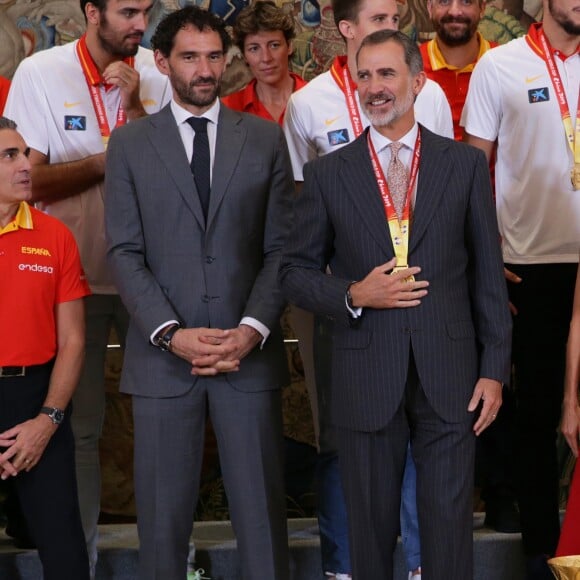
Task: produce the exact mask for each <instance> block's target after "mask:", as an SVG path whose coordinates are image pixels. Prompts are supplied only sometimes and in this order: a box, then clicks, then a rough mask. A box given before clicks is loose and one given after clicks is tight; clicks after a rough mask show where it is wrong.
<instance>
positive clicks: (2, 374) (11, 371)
mask: <svg viewBox="0 0 580 580" xmlns="http://www.w3.org/2000/svg"><path fill="white" fill-rule="evenodd" d="M25 375H26V367H24V366H22V367H0V378H6V377H23V376H25Z"/></svg>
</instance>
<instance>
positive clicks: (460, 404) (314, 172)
mask: <svg viewBox="0 0 580 580" xmlns="http://www.w3.org/2000/svg"><path fill="white" fill-rule="evenodd" d="M357 67H358V90H359V95H360V98H361V106H362V107H363V109H364V110H365V113H366V114H367V116H368V117H369V119H370V120H371V123H372V126H371V127H370V129H368V130H367V131H365V132H364V133H363V134H362V135H361V137H360V138H358V139H357V140H356V141H355V142H353V143H352V144H350V145H348V146H346V147H344V148H342V149H341V150H339V151H337V152H336V153H332V154H329V155H327V156H325V157H322V158H320V159H317V160H316V161H313V162H311V163H308V164H307V165H306V166H305V172H304V175H305V183H304V188H303V191H302V193H301V194H300V195H299V197H298V198H297V201H296V206H295V211H296V218H295V225H294V229H293V231H292V233H291V234H290V236H289V238H288V241H287V244H286V248H285V251H284V255H283V258H282V263H281V270H280V280H281V284H282V289H283V292H284V293H285V294H286V295H287V297H288V298H289V300H290V301H292V302H294V303H295V304H297V305H298V306H300V307H302V308H305V309H308V310H312V311H315V312H318V313H321V314H325V315H328V316H331V317H333V318H334V321H335V324H334V337H333V383H332V384H333V387H334V389H335V391H334V394H333V398H332V405H333V408H332V413H333V419H334V422H335V424H336V426H337V428H338V429H337V430H338V438H339V457H340V460H341V461H344V463H345V464H347V465H349V468H348V469H345V470H343V471H342V479H343V484H344V489H345V496H346V502H347V512H348V518H349V527H350V543H351V558H352V564H353V577H354V578H355V579H359V580H390V579H391V578H393V551H394V548H395V544H396V538H397V531H398V519H399V517H398V514H399V503H400V490H401V480H402V476H403V468H404V464H405V452H406V448H407V443H408V441H409V438H411V441H412V449H413V456H414V459H415V463H416V466H417V503H418V509H419V522H420V529H421V544H422V564H423V570H424V572H423V577H424V580H466V579H470V578H472V577H473V570H472V568H473V565H472V491H473V457H474V447H475V436H476V435H478V434H480V433H481V432H482V431H483V430H484V429H485V428H486V427H488V426H489V425H490V424H491V422H492V421H493V419H494V418H495V415H496V413H497V411H498V409H499V407H500V405H501V389H502V383H504V382H505V381H507V379H508V374H509V355H510V352H509V348H510V347H509V345H510V333H511V321H510V315H509V310H508V300H507V293H506V286H505V281H504V279H503V268H502V261H501V254H500V247H499V234H498V230H497V224H496V219H495V212H494V207H493V200H492V195H491V187H490V181H489V172H488V168H487V164H486V160H485V157H484V156H483V155H482V154H481V153H480V152H478V151H477V150H475V149H474V148H471V147H468V146H466V145H464V144H461V143H455V142H453V141H452V140H450V139H445V138H442V137H438V136H436V135H434V134H433V133H431V132H429V131H428V130H427V129H425V128H423V127H421V126H419V125H418V124H417V123H416V122H415V119H414V114H413V102H414V100H415V97H416V96H417V94H418V93H419V91H420V90H421V88H422V86H423V84H424V82H425V80H424V79H425V76H424V73H423V71H422V61H421V55H420V53H419V51H418V48H417V47H416V45H415V44H414V43H413V42H412V41H410V40H409V39H408V38H407V37H406V36H405V35H403V34H401V33H399V32H394V31H380V32H374V33H373V34H371V35H369V36H368V37H367V38H366V39H365V40H364V41H363V43H362V45H361V48H360V50H359V53H358V55H357ZM411 216H412V218H411ZM385 217H387V219H386V220H385ZM409 232H410V234H409ZM407 264H409V265H407ZM327 266H330V271H331V272H332V274H328V273H327V270H326V268H327ZM353 280H354V281H355V282H353ZM385 490H386V493H385Z"/></svg>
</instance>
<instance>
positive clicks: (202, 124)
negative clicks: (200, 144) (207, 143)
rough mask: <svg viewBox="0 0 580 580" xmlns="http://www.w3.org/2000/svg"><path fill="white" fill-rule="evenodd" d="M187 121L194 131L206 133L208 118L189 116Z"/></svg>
mask: <svg viewBox="0 0 580 580" xmlns="http://www.w3.org/2000/svg"><path fill="white" fill-rule="evenodd" d="M187 122H188V123H189V124H190V125H191V127H192V129H193V130H194V131H195V132H196V133H207V124H208V122H209V119H206V118H205V117H189V119H187Z"/></svg>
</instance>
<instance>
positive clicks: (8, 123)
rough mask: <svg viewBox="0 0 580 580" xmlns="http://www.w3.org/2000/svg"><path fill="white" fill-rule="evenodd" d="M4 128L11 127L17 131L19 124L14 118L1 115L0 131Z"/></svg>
mask: <svg viewBox="0 0 580 580" xmlns="http://www.w3.org/2000/svg"><path fill="white" fill-rule="evenodd" d="M3 129H11V130H12V131H16V129H17V125H16V123H15V122H14V121H13V120H12V119H9V118H8V117H0V131H2V130H3Z"/></svg>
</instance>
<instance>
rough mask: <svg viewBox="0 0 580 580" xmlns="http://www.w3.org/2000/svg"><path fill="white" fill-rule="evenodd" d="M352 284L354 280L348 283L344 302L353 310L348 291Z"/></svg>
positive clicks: (350, 295)
mask: <svg viewBox="0 0 580 580" xmlns="http://www.w3.org/2000/svg"><path fill="white" fill-rule="evenodd" d="M353 284H354V282H351V283H350V284H349V285H348V288H347V289H346V304H347V306H348V307H349V308H350V309H351V310H354V309H355V306H353V304H352V294H351V293H350V287H351V286H352V285H353Z"/></svg>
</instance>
